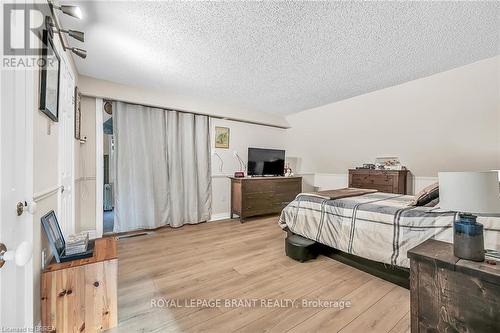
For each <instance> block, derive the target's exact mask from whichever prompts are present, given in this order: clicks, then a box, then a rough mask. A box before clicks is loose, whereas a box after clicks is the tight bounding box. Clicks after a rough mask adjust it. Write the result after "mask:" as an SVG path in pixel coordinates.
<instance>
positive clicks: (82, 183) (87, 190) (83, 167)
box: [75, 96, 96, 232]
mask: <svg viewBox="0 0 500 333" xmlns="http://www.w3.org/2000/svg"><path fill="white" fill-rule="evenodd" d="M95 122H96V100H95V98H93V97H86V96H82V99H81V137H84V136H85V137H87V142H86V143H82V144H80V143H77V147H76V150H75V169H76V170H75V195H76V197H75V207H76V212H75V216H76V221H75V226H76V231H77V232H80V231H86V230H95V210H96V208H95V206H96V198H95V195H96V188H95V186H96V160H95V156H96V124H95Z"/></svg>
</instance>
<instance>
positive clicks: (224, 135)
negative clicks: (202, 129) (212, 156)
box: [215, 126, 229, 149]
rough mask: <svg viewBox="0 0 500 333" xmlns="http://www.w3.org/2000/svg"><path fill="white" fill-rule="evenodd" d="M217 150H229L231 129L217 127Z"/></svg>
mask: <svg viewBox="0 0 500 333" xmlns="http://www.w3.org/2000/svg"><path fill="white" fill-rule="evenodd" d="M215 148H224V149H229V128H228V127H219V126H215Z"/></svg>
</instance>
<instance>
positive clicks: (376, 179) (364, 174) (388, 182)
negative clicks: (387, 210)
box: [349, 169, 408, 194]
mask: <svg viewBox="0 0 500 333" xmlns="http://www.w3.org/2000/svg"><path fill="white" fill-rule="evenodd" d="M407 174H408V170H372V169H349V187H357V188H368V189H374V190H379V191H380V192H385V193H397V194H406V181H407Z"/></svg>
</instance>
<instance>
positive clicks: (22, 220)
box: [0, 1, 39, 328]
mask: <svg viewBox="0 0 500 333" xmlns="http://www.w3.org/2000/svg"><path fill="white" fill-rule="evenodd" d="M15 3H20V4H22V2H20V1H15ZM3 14H4V13H3V6H1V8H0V17H3ZM0 31H1V34H2V37H0V40H1V41H2V43H3V29H0ZM38 73H39V72H38V70H34V69H26V68H25V69H19V68H18V69H16V70H6V71H5V72H3V73H1V74H0V91H1V92H2V94H1V95H3V93H5V96H12V97H13V98H12V99H10V98H9V100H8V101H4V102H3V103H5V104H6V106H7V108H8V109H10V110H3V109H2V104H0V113H1V115H0V128H2V127H1V126H4V124H3V123H2V122H3V121H8V122H6V124H7V123H10V122H13V123H14V124H24V129H23V130H22V131H21V132H20V133H19V131H17V128H15V126H14V128H12V130H14V133H13V134H14V136H15V138H13V137H5V136H4V135H5V133H3V131H2V135H0V156H1V157H0V159H2V160H3V161H5V160H9V162H10V161H12V163H6V164H3V165H2V164H0V224H2V225H3V226H4V227H5V225H6V224H7V223H15V224H16V232H15V233H14V234H12V235H11V234H10V233H9V234H7V235H5V233H3V232H2V234H1V237H2V239H0V242H2V243H5V245H6V246H7V249H8V250H14V249H15V248H16V247H17V246H18V245H19V244H20V243H21V242H22V241H28V242H29V243H31V244H32V245H35V244H36V243H37V242H34V223H33V222H34V221H33V220H34V218H33V215H32V214H30V213H29V212H28V211H27V209H25V210H24V212H23V214H22V215H21V216H18V217H17V218H15V221H10V222H6V221H3V217H4V216H3V214H4V213H6V215H7V214H9V216H10V214H12V213H8V212H15V207H5V201H6V200H5V199H4V196H5V197H9V196H11V195H12V193H11V192H10V191H9V192H8V191H5V192H4V191H2V190H3V189H4V184H3V177H2V174H3V172H4V171H5V170H7V168H9V169H11V168H12V169H11V170H23V171H24V172H21V173H20V174H19V175H17V177H14V178H13V179H16V178H17V179H22V181H21V182H17V183H14V185H15V186H14V188H16V190H17V191H16V192H17V193H16V200H17V201H21V202H22V201H26V202H28V203H31V202H32V201H33V195H34V193H33V190H34V187H33V171H34V165H33V146H34V142H33V140H34V139H33V121H34V112H37V110H38V98H37V97H38V84H39V76H38ZM4 75H7V76H11V75H12V80H10V78H7V80H9V82H10V83H14V84H12V85H11V84H9V85H7V86H5V87H4V86H3V84H2V78H3V77H4ZM4 90H10V91H11V92H12V94H11V93H9V92H8V91H4ZM14 110H15V111H14ZM7 134H11V133H7ZM17 134H18V135H17ZM16 138H17V139H20V140H22V141H21V142H19V141H18V140H16ZM6 139H11V140H12V139H14V142H15V143H16V144H15V146H16V148H14V144H13V143H12V150H13V152H14V153H15V154H12V155H11V154H10V153H11V151H7V152H6V151H4V150H3V149H2V147H3V146H2V145H3V144H4V143H5V142H4V140H6ZM8 141H10V140H8ZM6 153H9V155H11V156H8V157H6V156H5V154H6ZM13 155H18V156H23V157H22V160H23V163H22V164H23V165H16V161H17V159H16V158H15V156H14V158H12V157H13ZM2 167H3V169H2ZM9 184H10V183H9ZM10 185H12V184H10ZM5 186H6V185H5ZM17 186H20V187H19V188H18V187H17ZM9 190H10V189H9ZM12 215H13V214H12ZM1 228H2V226H0V229H1ZM6 236H8V238H6ZM11 236H12V237H11ZM36 250H37V249H36V248H34V249H33V251H36ZM8 266H9V267H8ZM12 266H15V263H14V262H12V261H8V262H6V263H5V265H4V267H3V268H2V270H5V269H15V270H16V273H17V274H16V276H18V277H20V275H21V274H22V275H23V277H22V279H20V280H21V281H20V283H15V285H13V286H12V287H13V288H15V290H16V291H15V292H17V290H19V289H20V288H22V289H23V290H24V292H23V297H22V300H18V301H10V302H9V306H8V307H7V308H8V309H5V308H3V307H2V302H0V322H2V323H4V322H5V320H2V318H3V316H4V315H5V316H10V315H12V313H17V311H18V310H21V309H22V314H23V315H22V318H21V317H18V318H17V321H18V322H17V323H16V325H18V326H22V327H25V328H33V327H34V325H35V324H36V323H34V288H35V285H34V282H35V275H34V267H35V263H34V259H33V257H32V259H30V261H28V263H27V264H26V265H25V266H23V267H12ZM2 278H3V277H2V275H1V274H0V283H2V281H1V280H2ZM4 283H5V282H4ZM2 298H3V296H2ZM9 309H10V311H9ZM7 311H8V312H7ZM21 321H22V322H21Z"/></svg>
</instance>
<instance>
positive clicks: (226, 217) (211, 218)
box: [208, 212, 231, 222]
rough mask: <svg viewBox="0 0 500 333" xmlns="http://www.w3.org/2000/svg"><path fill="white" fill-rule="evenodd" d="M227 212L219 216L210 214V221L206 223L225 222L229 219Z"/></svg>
mask: <svg viewBox="0 0 500 333" xmlns="http://www.w3.org/2000/svg"><path fill="white" fill-rule="evenodd" d="M230 216H231V215H230V214H229V212H227V213H220V214H212V215H211V216H210V220H208V222H214V221H220V220H227V219H229V218H230Z"/></svg>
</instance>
